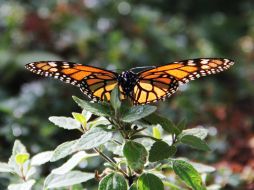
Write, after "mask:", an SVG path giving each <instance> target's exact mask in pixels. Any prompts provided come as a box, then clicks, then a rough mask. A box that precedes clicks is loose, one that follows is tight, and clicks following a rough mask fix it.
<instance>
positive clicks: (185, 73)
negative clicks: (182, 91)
mask: <svg viewBox="0 0 254 190" xmlns="http://www.w3.org/2000/svg"><path fill="white" fill-rule="evenodd" d="M233 64H234V62H233V61H232V60H230V59H223V58H200V59H189V60H183V61H177V62H173V63H170V64H168V65H164V66H160V67H156V68H155V69H150V70H146V71H144V72H141V73H140V76H141V77H144V78H149V77H156V75H161V74H163V73H165V74H169V75H170V76H173V77H175V78H176V79H177V80H178V81H179V84H182V83H187V82H189V81H190V80H195V79H197V78H199V77H201V76H206V75H210V74H216V73H219V72H221V71H224V70H226V69H228V68H229V67H230V66H232V65H233Z"/></svg>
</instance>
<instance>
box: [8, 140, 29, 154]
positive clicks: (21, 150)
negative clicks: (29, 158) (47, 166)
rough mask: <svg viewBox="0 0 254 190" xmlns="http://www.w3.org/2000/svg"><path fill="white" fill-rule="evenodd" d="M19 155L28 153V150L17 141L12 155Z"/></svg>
mask: <svg viewBox="0 0 254 190" xmlns="http://www.w3.org/2000/svg"><path fill="white" fill-rule="evenodd" d="M19 153H27V150H26V147H25V146H24V145H23V144H22V143H21V142H20V141H19V140H15V142H14V145H13V148H12V155H14V156H16V155H17V154H19Z"/></svg>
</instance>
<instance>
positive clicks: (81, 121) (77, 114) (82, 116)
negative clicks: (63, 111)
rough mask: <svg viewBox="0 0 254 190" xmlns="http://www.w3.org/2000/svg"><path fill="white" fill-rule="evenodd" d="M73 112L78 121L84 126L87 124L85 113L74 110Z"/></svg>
mask: <svg viewBox="0 0 254 190" xmlns="http://www.w3.org/2000/svg"><path fill="white" fill-rule="evenodd" d="M71 114H72V116H73V118H74V119H75V120H76V121H78V122H79V123H80V124H82V125H83V126H86V118H85V116H84V115H83V114H81V113H76V112H72V113H71Z"/></svg>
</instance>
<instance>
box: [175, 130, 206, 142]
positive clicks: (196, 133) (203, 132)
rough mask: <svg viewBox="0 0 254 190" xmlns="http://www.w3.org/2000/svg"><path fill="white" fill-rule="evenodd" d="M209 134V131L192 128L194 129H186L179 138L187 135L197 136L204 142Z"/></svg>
mask: <svg viewBox="0 0 254 190" xmlns="http://www.w3.org/2000/svg"><path fill="white" fill-rule="evenodd" d="M207 134H208V130H207V129H204V128H192V129H186V130H183V131H182V133H181V134H180V135H179V136H178V138H179V139H180V138H182V137H183V136H185V135H192V136H196V137H198V138H200V139H202V140H204V139H205V138H206V136H207Z"/></svg>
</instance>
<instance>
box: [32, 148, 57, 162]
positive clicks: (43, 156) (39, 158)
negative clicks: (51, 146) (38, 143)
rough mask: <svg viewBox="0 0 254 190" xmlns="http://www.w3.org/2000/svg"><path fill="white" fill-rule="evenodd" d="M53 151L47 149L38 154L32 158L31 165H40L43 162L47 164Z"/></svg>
mask: <svg viewBox="0 0 254 190" xmlns="http://www.w3.org/2000/svg"><path fill="white" fill-rule="evenodd" d="M53 153H54V152H53V151H45V152H41V153H38V154H36V155H35V156H33V157H32V159H31V165H32V166H40V165H42V164H45V163H46V162H48V161H50V159H51V157H52V155H53Z"/></svg>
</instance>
